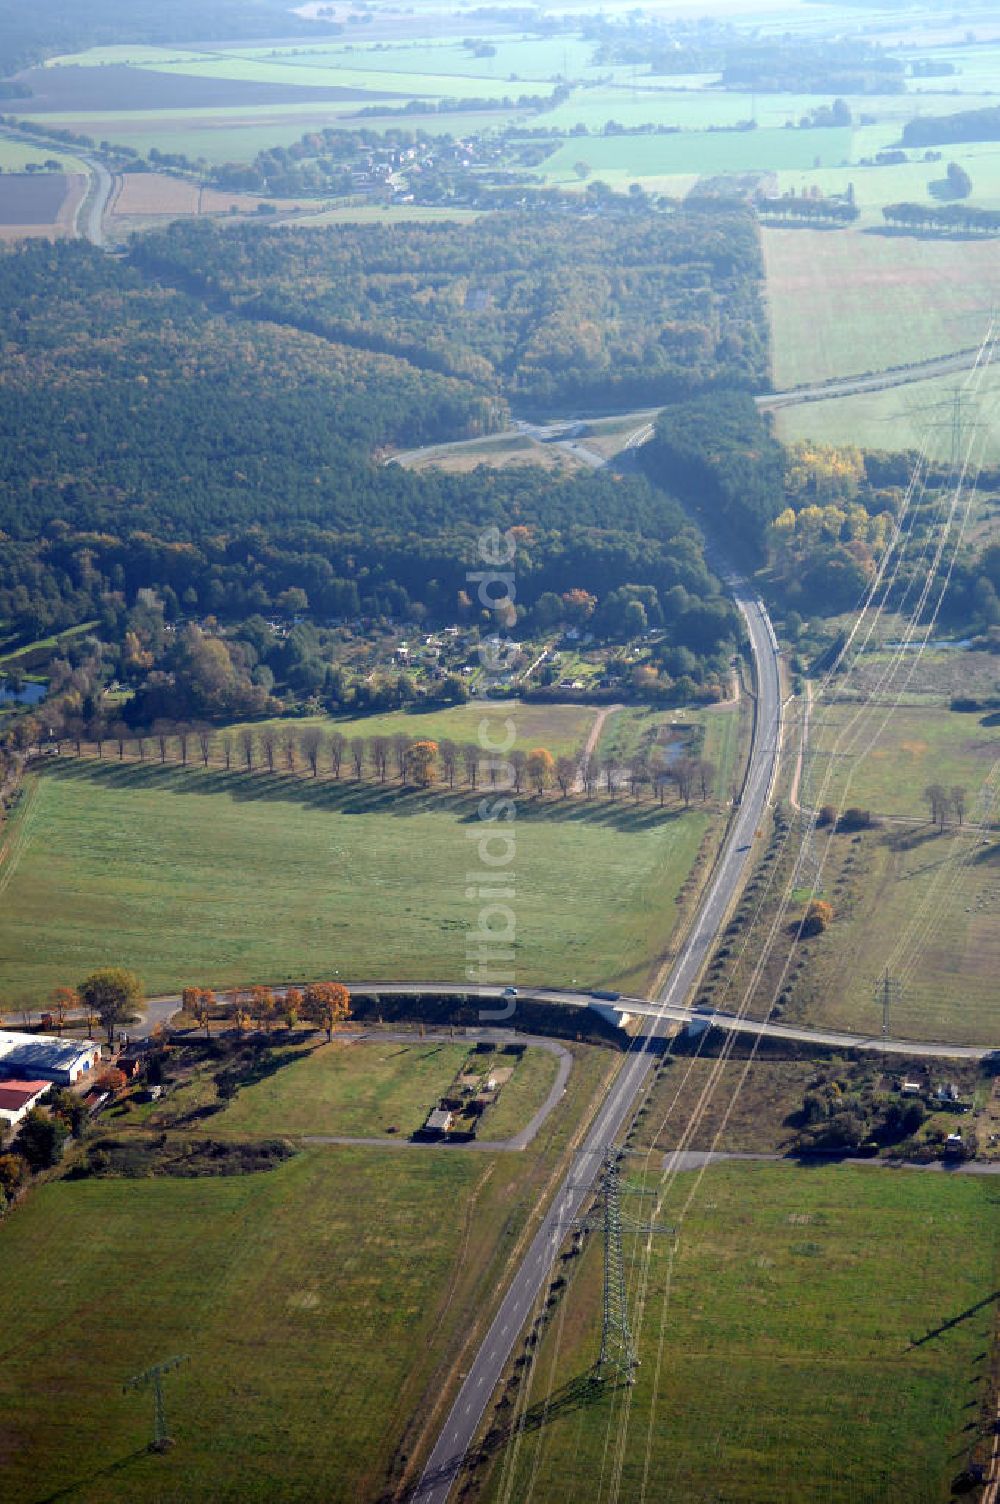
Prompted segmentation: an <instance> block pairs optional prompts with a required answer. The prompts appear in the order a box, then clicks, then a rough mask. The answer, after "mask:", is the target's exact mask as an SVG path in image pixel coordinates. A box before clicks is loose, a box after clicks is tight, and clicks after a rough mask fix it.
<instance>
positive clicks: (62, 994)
mask: <svg viewBox="0 0 1000 1504" xmlns="http://www.w3.org/2000/svg"><path fill="white" fill-rule="evenodd" d="M79 1006H80V998H79V994H78V993H77V990H76V988H75V987H56V988H54V989H53V992H52V1012H53V1013H54V1014H55V1019H56V1028H57V1029H58V1031H59V1033H60V1034H61V1033H62V1031H63V1025H64V1024H65V1022H66V1015H67V1014H68V1013H72V1012H73V1010H74V1008H79Z"/></svg>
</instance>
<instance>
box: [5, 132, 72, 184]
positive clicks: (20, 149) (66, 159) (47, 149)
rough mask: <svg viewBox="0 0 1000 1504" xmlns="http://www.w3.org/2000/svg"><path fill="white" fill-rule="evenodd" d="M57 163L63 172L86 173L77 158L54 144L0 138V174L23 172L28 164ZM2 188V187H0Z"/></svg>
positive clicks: (6, 137)
mask: <svg viewBox="0 0 1000 1504" xmlns="http://www.w3.org/2000/svg"><path fill="white" fill-rule="evenodd" d="M48 161H54V162H58V163H59V166H60V168H61V169H62V171H63V172H80V173H86V171H87V169H86V167H85V166H84V165H83V163H82V162H81V161H80V159H79V157H74V156H72V155H71V154H70V153H69V152H66V151H60V150H59V149H58V148H57V147H56V145H55V143H54V142H52V143H51V144H50V143H49V142H47V141H39V142H37V143H30V144H29V142H27V141H14V140H12V139H11V137H10V136H0V172H23V171H24V169H25V168H26V167H27V165H28V163H29V162H48ZM0 186H2V185H0Z"/></svg>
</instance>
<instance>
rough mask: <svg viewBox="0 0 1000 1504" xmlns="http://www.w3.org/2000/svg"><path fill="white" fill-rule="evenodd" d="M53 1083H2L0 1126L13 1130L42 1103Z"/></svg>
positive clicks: (0, 1087)
mask: <svg viewBox="0 0 1000 1504" xmlns="http://www.w3.org/2000/svg"><path fill="white" fill-rule="evenodd" d="M51 1085H52V1082H51V1081H17V1080H15V1081H0V1124H5V1125H6V1126H7V1127H8V1128H13V1126H14V1124H15V1123H19V1122H20V1121H21V1119H22V1118H23V1117H27V1115H28V1113H29V1112H30V1111H31V1109H32V1108H33V1107H35V1106H37V1104H38V1103H39V1102H40V1101H41V1099H42V1097H44V1095H45V1093H46V1092H47V1091H48V1090H49V1087H50V1086H51Z"/></svg>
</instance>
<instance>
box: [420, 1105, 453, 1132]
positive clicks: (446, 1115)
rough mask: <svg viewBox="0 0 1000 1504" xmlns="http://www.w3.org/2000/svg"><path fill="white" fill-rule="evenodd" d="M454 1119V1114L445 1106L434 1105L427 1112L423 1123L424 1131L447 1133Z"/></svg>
mask: <svg viewBox="0 0 1000 1504" xmlns="http://www.w3.org/2000/svg"><path fill="white" fill-rule="evenodd" d="M453 1121H454V1114H453V1113H451V1112H449V1111H448V1109H447V1107H435V1108H434V1110H433V1112H430V1113H428V1115H427V1122H426V1123H425V1124H424V1131H425V1132H426V1133H440V1134H444V1133H447V1132H448V1130H449V1128H450V1127H451V1125H452V1122H453Z"/></svg>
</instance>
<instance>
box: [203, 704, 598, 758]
mask: <svg viewBox="0 0 1000 1504" xmlns="http://www.w3.org/2000/svg"><path fill="white" fill-rule="evenodd" d="M596 715H597V711H596V710H595V709H594V707H593V706H592V705H531V704H526V703H525V702H524V701H522V700H517V701H510V702H509V704H507V703H504V704H500V703H499V702H498V703H496V704H494V705H492V706H491V707H490V708H489V709H486V708H484V707H483V706H482V705H480V704H478V703H477V702H476V700H468V701H466V703H465V704H464V705H453V706H444V707H438V708H434V709H429V710H423V709H421V710H412V711H410V710H393V711H387V712H386V713H385V714H384V715H367V716H356V717H350V716H337V717H335V718H334V717H330V716H322V717H319V716H317V717H312V718H305V719H303V720H296V721H294V722H292V723H291V724H292V726H293V728H295V729H298V728H299V727H304V726H321V727H322V729H323V730H324V731H326V732H330V731H339V732H340V733H341V734H342V735H343V736H345V737H347V739H348V740H350V739H351V737H354V736H363V737H367V738H370V737H373V736H389V737H391V736H396V735H397V734H402V735H404V736H409V737H429V738H430V739H431V740H432V741H437V742H440V741H443V740H446V739H450V740H451V741H454V742H458V743H465V742H478V741H479V735H480V725H481V723H482V722H483V721H484V720H485V721H486V723H487V726H486V729H487V738H488V739H489V740H492V741H495V742H500V741H502V740H503V739H504V738H505V737H506V735H507V734H508V733H507V730H506V723H507V720H508V718H509V719H510V722H511V724H512V725H513V728H514V732H515V741H514V743H513V745H514V746H516V747H523V748H524V750H525V751H530V750H531V748H532V747H547V748H548V750H549V751H550V752H551V753H552V755H553V757H558V756H560V755H562V754H563V753H565V754H567V755H568V756H572V755H573V754H574V753H577V752H579V751H581V750H582V748H583V745H584V743H585V742H586V740H587V733H588V732H589V730H590V728H591V726H592V725H593V724H594V717H595V716H596ZM266 724H269V723H267V722H263V721H261V722H254V726H255V727H256V728H258V729H259V727H260V726H263V725H266ZM270 724H273V725H274V726H276V727H277V728H278V730H279V732H280V731H284V730H287V729H288V726H289V722H288V721H287V720H284V721H275V722H272V723H270ZM216 743H218V737H216ZM215 755H216V757H218V755H219V754H218V750H216V754H215Z"/></svg>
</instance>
